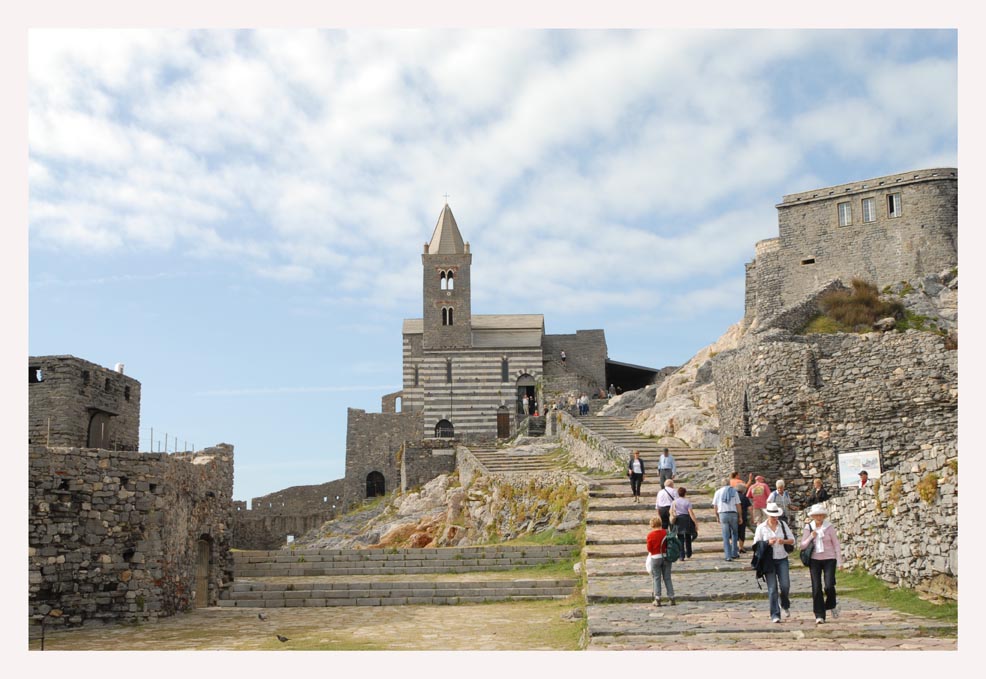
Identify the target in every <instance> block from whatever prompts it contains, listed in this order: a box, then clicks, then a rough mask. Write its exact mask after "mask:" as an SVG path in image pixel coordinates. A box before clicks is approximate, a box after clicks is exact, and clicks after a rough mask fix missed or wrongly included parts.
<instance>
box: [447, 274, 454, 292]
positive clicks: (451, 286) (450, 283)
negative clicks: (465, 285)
mask: <svg viewBox="0 0 986 679" xmlns="http://www.w3.org/2000/svg"><path fill="white" fill-rule="evenodd" d="M445 280H446V282H447V284H448V285H447V287H448V289H449V290H455V273H454V272H452V271H449V272H448V275H447V276H446V278H445Z"/></svg>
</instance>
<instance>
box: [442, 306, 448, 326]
mask: <svg viewBox="0 0 986 679" xmlns="http://www.w3.org/2000/svg"><path fill="white" fill-rule="evenodd" d="M448 312H449V310H448V307H444V306H443V307H442V325H448Z"/></svg>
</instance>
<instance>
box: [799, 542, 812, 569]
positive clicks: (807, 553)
mask: <svg viewBox="0 0 986 679" xmlns="http://www.w3.org/2000/svg"><path fill="white" fill-rule="evenodd" d="M814 553H815V541H814V540H812V541H811V542H809V543H808V546H807V547H805V548H804V549H802V550H801V563H803V564H804V565H805V566H807V565H809V564H810V563H811V555H812V554H814Z"/></svg>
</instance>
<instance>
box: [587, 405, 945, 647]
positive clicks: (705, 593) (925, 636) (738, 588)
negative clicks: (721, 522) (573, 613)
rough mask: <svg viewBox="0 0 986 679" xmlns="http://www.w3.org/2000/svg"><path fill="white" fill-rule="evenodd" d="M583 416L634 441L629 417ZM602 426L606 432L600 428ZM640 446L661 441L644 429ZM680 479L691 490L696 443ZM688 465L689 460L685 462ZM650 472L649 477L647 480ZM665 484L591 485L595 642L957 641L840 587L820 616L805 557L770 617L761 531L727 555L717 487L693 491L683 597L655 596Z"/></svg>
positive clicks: (680, 568) (679, 573)
mask: <svg viewBox="0 0 986 679" xmlns="http://www.w3.org/2000/svg"><path fill="white" fill-rule="evenodd" d="M607 420H608V418H604V417H596V418H583V420H582V424H583V425H584V426H586V427H588V428H590V429H593V430H594V431H595V433H597V434H600V435H603V436H613V435H615V434H614V432H618V436H619V440H620V444H621V445H624V446H626V447H631V448H632V447H635V442H634V438H633V436H634V435H633V432H631V431H629V423H628V421H617V420H615V419H614V420H609V421H607ZM597 429H598V431H597ZM637 436H638V437H639V438H640V439H642V442H641V444H640V447H641V448H643V447H653V444H652V443H651V442H649V441H647V440H646V439H644V437H641V436H640V435H639V434H638V435H637ZM683 452H684V451H678V450H676V451H675V453H674V454H675V457H676V458H678V459H681V458H685V457H687V459H688V460H689V462H690V463H691V464H688V465H687V467H686V468H685V469H683V470H682V473H681V474H680V478H679V479H677V485H679V486H682V485H684V486H686V487H688V488H689V489H690V490H692V489H693V486H692V484H690V483H689V479H688V473H689V471H691V470H693V469H695V468H697V467H698V466H701V465H696V464H694V462H693V460H694V456H693V455H692V454H691V453H690V452H689V453H685V454H682V453H683ZM679 466H681V465H679ZM648 481H651V479H648ZM657 490H658V486H657V484H656V483H654V482H653V481H651V482H650V483H646V482H645V484H644V487H643V488H642V496H641V502H640V503H639V504H636V503H634V502H633V501H632V498H631V497H630V492H629V488H628V486H627V483H626V479H625V478H621V477H619V476H614V477H613V478H611V479H600V480H597V481H596V482H595V483H594V484H593V485H592V486H591V487H590V491H589V492H590V500H589V510H588V514H587V517H586V547H585V557H586V559H585V567H586V575H587V591H586V601H587V604H588V605H587V608H586V615H587V619H588V620H587V622H588V631H589V649H590V650H785V651H790V650H798V649H805V650H955V649H956V647H957V631H956V627H955V624H954V623H949V622H938V621H934V620H928V619H925V618H920V617H916V616H911V615H907V614H904V613H900V612H898V611H895V610H892V609H888V608H884V607H881V606H878V605H876V604H871V603H867V602H863V601H859V600H856V599H853V598H852V597H851V595H848V596H847V593H846V592H843V591H840V593H839V601H840V610H841V615H840V616H839V618H837V619H835V618H833V617H832V616H831V615H829V616H828V619H827V621H826V622H825V623H823V624H821V625H816V624H815V617H814V614H813V613H812V609H811V600H810V593H811V580H810V577H809V574H808V570H807V569H806V568H804V567H803V566H802V565H801V563H800V561H798V560H797V559H795V558H794V557H792V560H791V616H790V617H788V618H783V619H782V622H781V623H780V624H776V623H773V622H771V620H770V615H769V609H768V603H767V592H766V585H763V590H761V589H759V588H758V586H757V582H756V579H755V577H754V573H753V570H752V569H751V568H750V559H751V554H750V553H749V550H750V547H751V546H752V544H753V531H752V530H750V529H749V528H748V530H747V536H746V539H747V542H746V547H747V553H745V554H743V555H741V557H740V558H739V559H736V560H733V561H729V562H727V561H725V559H724V558H723V552H722V537H721V533H720V530H719V526H718V524H717V523H715V514H714V512H713V510H712V506H711V495H709V494H707V493H706V494H702V493H698V492H693V493H692V494H691V495H690V498H691V500H692V502H693V504H694V507H695V514H696V517H697V518H698V521H699V524H698V532H699V538H698V540H697V541H695V542H693V553H694V557H693V558H692V559H689V560H686V561H677V562H675V563H674V565H673V566H672V583H673V585H674V589H675V595H676V600H677V602H678V605H676V606H673V607H672V606H670V605H669V602H668V599H667V596H666V593H665V598H664V605H663V606H661V607H656V606H654V605H653V603H652V602H653V594H652V593H651V588H652V582H653V581H652V579H651V577H650V576H649V575H648V574H647V572H646V571H645V570H644V559H645V557H646V554H647V550H646V546H645V544H644V543H645V540H646V537H647V533H648V531H649V530H650V527H649V525H648V522H649V520H650V518H651V517H652V516H654V514H655V513H656V512H655V510H654V508H653V507H654V497H655V494H656V492H657Z"/></svg>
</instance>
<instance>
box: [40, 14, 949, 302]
mask: <svg viewBox="0 0 986 679" xmlns="http://www.w3.org/2000/svg"><path fill="white" fill-rule="evenodd" d="M891 35H892V36H893V37H894V40H895V41H899V44H897V43H896V42H895V44H894V46H893V49H891V50H889V51H884V52H879V51H877V50H875V49H874V47H873V45H872V43H871V42H870V41H868V40H867V39H866V38H867V36H865V35H862V34H860V33H859V32H846V33H842V32H810V31H809V32H780V31H714V32H703V31H683V32H660V31H652V32H647V31H592V32H565V31H553V32H544V31H498V30H490V31H473V32H460V31H354V32H348V33H343V32H338V31H335V32H317V31H300V32H298V31H278V30H272V31H260V32H228V31H221V32H210V31H197V32H184V31H71V30H68V31H32V33H31V36H30V43H29V50H30V55H29V59H30V63H29V71H30V84H31V94H30V111H29V115H30V119H29V120H30V138H29V141H30V152H31V161H30V166H29V171H30V174H29V181H30V188H31V212H30V216H31V235H32V247H37V248H66V247H71V248H84V249H88V250H91V251H99V252H114V251H119V250H122V249H124V248H127V249H129V250H131V251H132V250H141V249H146V250H156V251H176V252H178V253H181V254H186V255H190V256H193V257H197V258H202V259H206V260H210V259H226V260H231V261H235V262H238V263H239V264H240V265H241V266H242V267H244V269H245V270H247V271H250V272H253V273H254V274H255V275H257V276H260V277H265V278H268V279H274V280H278V281H281V282H283V283H284V284H285V285H292V284H298V283H306V282H308V283H310V282H311V281H313V280H318V281H319V284H320V285H324V286H325V289H326V290H331V298H332V301H333V303H337V304H354V305H360V304H365V303H366V302H367V301H373V302H374V304H375V305H377V304H384V305H395V304H396V305H401V306H403V305H407V304H412V305H413V304H414V303H415V302H416V301H418V299H419V294H420V293H419V289H418V283H417V281H418V280H420V279H419V276H420V260H419V259H418V254H419V253H420V247H421V243H422V242H423V241H425V240H426V239H427V238H428V237H429V236H430V235H431V228H432V226H433V224H434V220H435V218H436V217H437V214H438V211H439V209H440V207H441V198H440V196H441V194H443V193H445V192H446V191H447V192H449V193H450V194H451V196H452V198H451V204H452V205H453V209H454V210H455V213H456V217H457V219H458V221H459V224H460V227H461V228H462V231H463V235H464V237H465V238H466V239H467V240H470V241H471V242H472V245H473V251H474V253H476V254H477V259H476V262H475V267H474V274H475V281H474V283H475V284H474V288H475V290H476V295H477V300H481V301H482V302H483V303H484V304H491V305H495V306H497V307H503V309H515V308H517V305H518V303H519V302H525V303H526V301H527V300H529V299H530V296H531V290H532V289H536V290H538V291H540V292H542V293H544V294H550V295H552V297H553V298H556V299H561V300H563V301H562V302H561V305H562V306H564V307H565V308H566V309H567V308H569V306H570V305H571V304H573V303H572V302H570V300H579V302H578V304H581V305H583V306H584V307H585V308H587V309H592V308H602V307H633V306H638V305H639V306H641V307H645V308H648V309H653V308H656V307H657V306H660V305H667V304H670V303H671V302H670V301H669V300H670V298H669V297H668V296H666V295H663V294H655V290H656V289H658V287H657V286H661V285H667V284H670V283H678V284H682V285H685V284H687V285H691V286H694V285H695V283H690V282H689V281H690V280H691V279H693V278H695V277H698V278H699V279H702V280H704V279H706V278H711V281H709V282H707V283H708V284H706V285H704V286H703V288H702V292H696V293H695V295H696V297H695V299H694V300H693V302H694V304H695V305H697V306H699V307H700V306H701V305H703V304H705V305H708V304H718V303H720V302H721V300H722V299H724V298H725V296H726V295H727V292H726V288H725V287H722V286H727V285H741V282H737V281H736V280H735V279H733V278H730V276H732V275H733V274H735V272H736V271H737V269H738V267H740V266H741V263H742V262H743V261H746V260H748V259H749V258H750V256H752V243H753V242H754V241H755V240H757V239H759V238H763V237H768V236H771V235H773V234H774V229H775V226H774V225H775V223H776V217H775V216H774V214H773V209H772V203H773V202H774V201H776V200H777V199H779V198H780V195H781V194H782V193H789V192H793V191H797V190H800V189H801V188H810V187H811V186H813V185H819V184H818V183H814V182H816V180H817V176H816V175H817V174H818V171H817V170H816V169H815V168H814V167H811V166H810V165H809V158H810V157H811V154H813V153H820V154H822V155H825V154H832V155H835V156H838V157H840V158H844V159H847V160H849V161H851V162H853V163H856V164H862V163H866V162H873V158H874V156H875V155H877V154H879V156H880V157H881V158H882V159H883V160H884V161H885V162H887V163H900V164H901V165H902V166H903V167H904V168H906V167H912V166H915V165H912V163H917V164H918V165H920V164H924V163H925V162H926V160H931V159H933V160H935V161H936V163H938V162H939V161H940V163H948V162H949V158H950V155H949V152H948V151H947V150H945V151H943V150H942V148H941V145H942V143H943V140H944V141H947V140H948V139H950V138H951V136H954V130H955V116H956V114H955V99H956V97H955V92H956V75H955V73H956V67H955V63H954V61H952V60H949V59H947V58H926V59H909V58H908V56H907V52H908V47H909V45H911V44H913V43H914V42H915V41H919V40H920V39H921V36H920V35H911V37H910V38H909V39H904V38H901V37H900V36H898V35H897V34H891ZM792 63H801V64H805V65H806V67H807V66H816V65H818V64H824V66H825V68H826V69H828V71H827V72H826V74H825V76H826V78H825V80H824V82H822V81H819V82H822V84H821V85H819V91H818V92H817V94H816V93H813V92H812V91H811V89H810V87H809V85H805V89H804V91H805V92H810V93H811V94H812V96H810V97H808V96H805V97H804V98H800V99H798V100H797V101H796V102H789V101H785V97H787V96H789V95H790V92H792V91H796V90H794V89H792V87H791V83H788V82H786V81H783V80H781V79H780V78H778V76H777V75H776V72H777V70H778V69H779V68H781V67H784V66H787V65H790V64H792ZM806 77H807V76H806ZM843 79H844V80H846V81H851V82H853V83H860V86H859V87H858V88H855V89H852V90H851V91H848V92H846V91H841V90H840V85H839V83H840V82H842V80H843ZM902 92H906V93H907V96H901V93H902ZM918 160H920V162H918ZM855 178H857V177H847V178H846V180H851V179H855ZM822 183H824V182H822ZM504 262H508V263H509V267H510V268H509V270H506V269H505V268H504V267H503V263H504ZM616 279H618V280H619V284H618V285H615V284H614V280H616ZM409 280H410V281H413V282H414V283H413V285H409V284H408V281H409ZM381 300H382V301H381ZM717 300H719V301H717ZM533 307H534V308H535V309H539V308H541V305H540V304H537V305H533Z"/></svg>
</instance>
